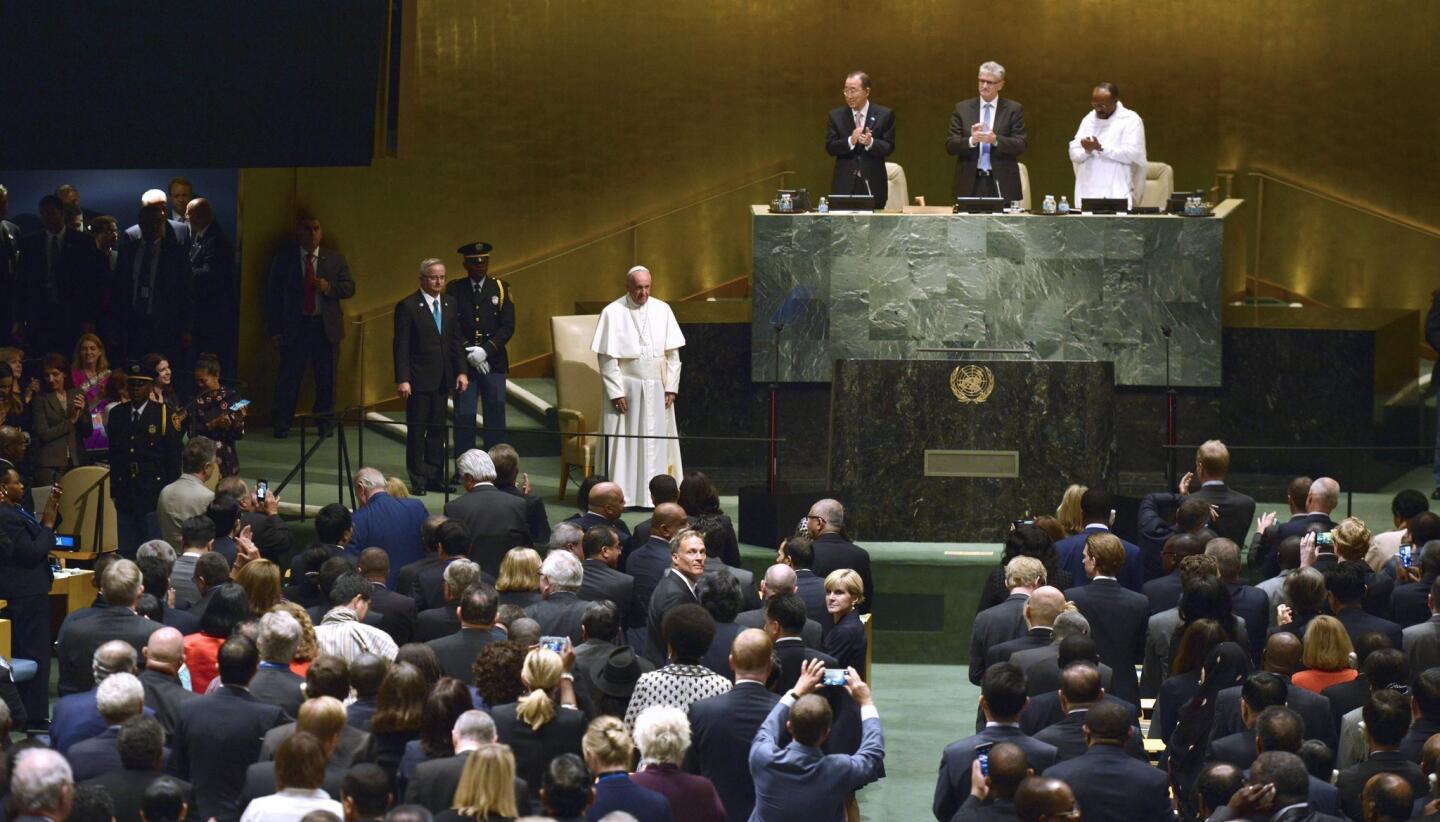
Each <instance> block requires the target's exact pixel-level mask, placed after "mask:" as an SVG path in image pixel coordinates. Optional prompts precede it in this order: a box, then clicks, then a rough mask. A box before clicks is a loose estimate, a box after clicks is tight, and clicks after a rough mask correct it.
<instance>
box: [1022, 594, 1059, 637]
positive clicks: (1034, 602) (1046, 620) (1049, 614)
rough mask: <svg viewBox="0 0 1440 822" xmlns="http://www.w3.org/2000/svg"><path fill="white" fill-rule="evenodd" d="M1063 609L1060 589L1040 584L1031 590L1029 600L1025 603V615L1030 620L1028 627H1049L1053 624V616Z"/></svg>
mask: <svg viewBox="0 0 1440 822" xmlns="http://www.w3.org/2000/svg"><path fill="white" fill-rule="evenodd" d="M1064 610H1065V595H1064V594H1062V593H1060V589H1059V588H1055V587H1053V586H1050V585H1042V586H1040V587H1039V588H1036V589H1035V590H1034V591H1033V592H1031V594H1030V601H1029V602H1028V603H1026V605H1025V616H1026V618H1027V619H1028V620H1029V621H1030V627H1032V628H1035V627H1040V626H1044V627H1046V628H1049V627H1052V626H1054V624H1055V617H1058V616H1060V612H1062V611H1064Z"/></svg>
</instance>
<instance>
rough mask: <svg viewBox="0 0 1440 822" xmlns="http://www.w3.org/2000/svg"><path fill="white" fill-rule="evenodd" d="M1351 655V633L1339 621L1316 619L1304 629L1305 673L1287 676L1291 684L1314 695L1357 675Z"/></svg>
mask: <svg viewBox="0 0 1440 822" xmlns="http://www.w3.org/2000/svg"><path fill="white" fill-rule="evenodd" d="M1354 652H1355V647H1354V646H1353V645H1351V644H1350V634H1349V633H1348V632H1347V631H1346V630H1345V626H1344V625H1342V624H1341V623H1340V620H1338V619H1336V618H1335V617H1333V616H1328V615H1327V616H1317V617H1315V618H1314V619H1312V620H1310V624H1309V625H1307V626H1306V627H1305V656H1304V657H1303V658H1302V661H1303V662H1304V663H1305V670H1303V671H1299V672H1298V673H1296V674H1295V675H1294V676H1292V677H1290V681H1291V682H1292V683H1294V684H1296V685H1299V686H1300V687H1302V688H1305V689H1307V690H1311V691H1314V692H1315V693H1317V694H1318V693H1320V692H1321V691H1323V690H1325V689H1326V688H1328V687H1330V686H1331V685H1339V684H1340V683H1342V682H1349V681H1350V680H1352V679H1354V678H1355V677H1357V676H1359V675H1360V674H1359V672H1358V671H1356V670H1355V669H1354V668H1352V667H1351V662H1350V657H1351V655H1352V654H1353V653H1354Z"/></svg>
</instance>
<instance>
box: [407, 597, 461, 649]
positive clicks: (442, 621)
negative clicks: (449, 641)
mask: <svg viewBox="0 0 1440 822" xmlns="http://www.w3.org/2000/svg"><path fill="white" fill-rule="evenodd" d="M456 605H457V603H454V602H450V603H446V604H444V605H441V606H440V607H439V608H430V609H428V610H424V611H421V612H420V614H419V615H418V616H416V617H415V641H416V642H429V641H431V640H434V639H439V638H440V637H443V636H450V635H451V634H453V633H455V632H456V631H458V630H460V617H458V616H456V615H455V608H456Z"/></svg>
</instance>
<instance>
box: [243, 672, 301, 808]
mask: <svg viewBox="0 0 1440 822" xmlns="http://www.w3.org/2000/svg"><path fill="white" fill-rule="evenodd" d="M304 684H305V679H304V677H300V676H296V675H295V672H293V671H291V670H290V669H289V668H285V669H283V670H282V669H280V668H261V669H260V670H258V671H256V672H255V678H254V679H251V680H250V695H251V696H253V697H255V698H256V699H258V700H260V701H261V702H268V703H270V704H271V705H274V706H275V707H277V708H279V709H280V710H282V711H284V712H285V719H286V720H292V721H293V720H295V719H297V718H299V716H300V703H302V702H304V701H305V694H304V693H303V692H302V691H301V690H300V686H302V685H304ZM258 795H259V796H264V794H258Z"/></svg>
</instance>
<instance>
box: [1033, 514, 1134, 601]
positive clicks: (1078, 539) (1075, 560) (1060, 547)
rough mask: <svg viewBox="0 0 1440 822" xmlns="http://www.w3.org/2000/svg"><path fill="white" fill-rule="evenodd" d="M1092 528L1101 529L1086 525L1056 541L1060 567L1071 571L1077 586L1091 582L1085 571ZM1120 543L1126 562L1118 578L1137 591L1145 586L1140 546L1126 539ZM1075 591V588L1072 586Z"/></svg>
mask: <svg viewBox="0 0 1440 822" xmlns="http://www.w3.org/2000/svg"><path fill="white" fill-rule="evenodd" d="M1092 530H1101V529H1099V528H1098V527H1092V526H1086V529H1085V530H1084V531H1081V532H1080V533H1078V534H1075V535H1074V536H1069V537H1066V538H1065V539H1062V540H1060V541H1059V542H1057V543H1055V553H1056V554H1058V555H1059V556H1060V563H1059V564H1060V567H1061V568H1064V569H1065V570H1067V571H1069V572H1070V578H1071V579H1072V580H1074V583H1073V584H1074V586H1075V588H1083V587H1084V586H1086V585H1089V584H1090V577H1089V576H1088V575H1087V574H1086V573H1085V563H1084V553H1085V540H1086V539H1087V538H1088V537H1089V536H1090V532H1091V531H1092ZM1120 544H1122V545H1124V546H1125V564H1124V565H1122V566H1120V573H1119V574H1118V575H1116V578H1117V579H1118V580H1120V584H1121V585H1124V586H1125V587H1126V588H1129V589H1130V590H1132V591H1135V592H1136V593H1139V591H1140V590H1141V589H1142V588H1143V587H1144V586H1145V564H1144V561H1143V560H1142V559H1141V558H1140V548H1139V546H1137V545H1134V544H1133V543H1131V542H1128V541H1126V540H1124V539H1122V540H1120ZM1071 590H1072V591H1073V590H1074V588H1071Z"/></svg>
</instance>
